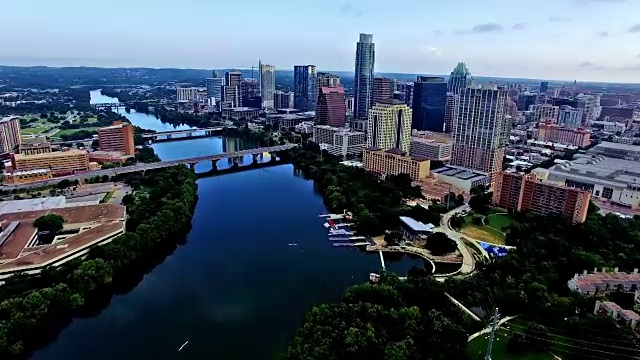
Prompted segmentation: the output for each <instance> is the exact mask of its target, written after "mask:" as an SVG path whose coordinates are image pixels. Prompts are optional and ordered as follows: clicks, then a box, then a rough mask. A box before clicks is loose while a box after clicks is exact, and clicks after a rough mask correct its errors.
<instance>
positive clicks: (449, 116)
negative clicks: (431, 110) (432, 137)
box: [444, 92, 460, 133]
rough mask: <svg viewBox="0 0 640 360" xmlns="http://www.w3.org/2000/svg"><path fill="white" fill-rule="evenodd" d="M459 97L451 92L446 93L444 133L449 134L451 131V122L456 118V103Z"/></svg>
mask: <svg viewBox="0 0 640 360" xmlns="http://www.w3.org/2000/svg"><path fill="white" fill-rule="evenodd" d="M459 99H460V96H459V95H456V94H454V93H452V92H447V103H446V104H445V107H444V132H446V133H450V132H451V131H453V121H454V120H455V118H456V116H458V101H459Z"/></svg>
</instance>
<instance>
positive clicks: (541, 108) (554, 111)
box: [529, 104, 560, 124]
mask: <svg viewBox="0 0 640 360" xmlns="http://www.w3.org/2000/svg"><path fill="white" fill-rule="evenodd" d="M529 111H533V113H534V114H535V115H534V120H535V121H537V122H540V121H545V122H546V121H547V120H550V121H551V122H552V123H553V124H557V123H558V113H559V112H560V107H559V106H553V105H551V104H537V105H531V106H529Z"/></svg>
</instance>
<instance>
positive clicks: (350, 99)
mask: <svg viewBox="0 0 640 360" xmlns="http://www.w3.org/2000/svg"><path fill="white" fill-rule="evenodd" d="M346 103H347V112H348V113H350V114H353V103H354V98H353V96H349V97H347V100H346Z"/></svg>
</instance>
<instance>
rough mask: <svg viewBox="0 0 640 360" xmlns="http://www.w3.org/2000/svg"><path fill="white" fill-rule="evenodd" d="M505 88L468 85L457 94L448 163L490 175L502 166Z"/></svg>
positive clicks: (504, 130) (505, 138)
mask: <svg viewBox="0 0 640 360" xmlns="http://www.w3.org/2000/svg"><path fill="white" fill-rule="evenodd" d="M506 101H507V91H506V90H504V89H498V88H497V87H495V86H494V87H488V88H476V87H468V88H466V89H465V90H464V91H463V92H462V93H461V94H460V101H459V103H458V114H457V117H456V119H455V121H454V123H453V153H452V156H451V164H452V165H456V166H461V167H465V168H469V169H473V170H478V171H481V172H484V173H488V174H490V175H493V174H495V173H496V172H497V171H499V170H501V169H502V159H503V157H504V150H505V146H506V144H507V139H508V135H509V128H508V126H509V124H508V122H507V121H506V117H505V111H506V106H505V103H506Z"/></svg>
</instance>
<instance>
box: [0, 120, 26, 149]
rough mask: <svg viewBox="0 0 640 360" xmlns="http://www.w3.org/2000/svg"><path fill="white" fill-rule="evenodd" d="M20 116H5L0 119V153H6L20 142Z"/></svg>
mask: <svg viewBox="0 0 640 360" xmlns="http://www.w3.org/2000/svg"><path fill="white" fill-rule="evenodd" d="M21 141H22V140H21V138H20V118H17V117H11V116H8V117H5V118H2V119H0V154H6V153H9V152H11V151H13V150H14V149H15V147H16V146H18V145H20V143H21Z"/></svg>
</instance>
